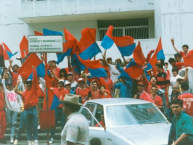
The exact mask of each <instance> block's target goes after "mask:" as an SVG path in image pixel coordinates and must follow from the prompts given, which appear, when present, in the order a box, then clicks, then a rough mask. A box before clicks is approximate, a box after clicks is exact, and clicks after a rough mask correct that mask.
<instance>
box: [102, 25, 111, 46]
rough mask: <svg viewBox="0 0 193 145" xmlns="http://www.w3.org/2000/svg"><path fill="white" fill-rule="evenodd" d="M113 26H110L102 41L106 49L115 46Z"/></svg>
mask: <svg viewBox="0 0 193 145" xmlns="http://www.w3.org/2000/svg"><path fill="white" fill-rule="evenodd" d="M113 43H114V41H113V26H111V25H110V26H109V28H108V30H107V32H106V34H105V36H104V38H103V40H102V42H101V46H102V47H103V48H104V49H109V48H111V47H112V46H113Z"/></svg>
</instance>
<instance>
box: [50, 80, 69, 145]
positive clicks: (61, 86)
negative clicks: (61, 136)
mask: <svg viewBox="0 0 193 145" xmlns="http://www.w3.org/2000/svg"><path fill="white" fill-rule="evenodd" d="M50 89H51V90H52V91H53V93H54V94H55V95H56V96H57V97H58V98H59V99H60V100H64V97H65V95H66V94H69V93H70V92H69V91H68V90H67V89H65V88H64V81H63V80H60V81H58V87H57V88H50ZM62 107H63V105H62V104H60V105H59V106H58V108H56V109H55V124H57V121H58V118H59V117H60V119H61V121H60V122H61V127H62V129H63V127H64V125H65V121H66V117H65V115H64V114H63V113H62ZM54 137H55V129H52V130H51V136H50V139H49V143H53V142H54Z"/></svg>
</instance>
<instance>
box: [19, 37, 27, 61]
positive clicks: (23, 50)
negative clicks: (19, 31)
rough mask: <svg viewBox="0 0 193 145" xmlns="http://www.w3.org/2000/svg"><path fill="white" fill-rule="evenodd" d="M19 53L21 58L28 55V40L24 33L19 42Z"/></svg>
mask: <svg viewBox="0 0 193 145" xmlns="http://www.w3.org/2000/svg"><path fill="white" fill-rule="evenodd" d="M20 53H21V57H22V58H24V57H25V56H27V55H28V40H27V38H26V37H25V35H24V36H23V38H22V40H21V42H20Z"/></svg>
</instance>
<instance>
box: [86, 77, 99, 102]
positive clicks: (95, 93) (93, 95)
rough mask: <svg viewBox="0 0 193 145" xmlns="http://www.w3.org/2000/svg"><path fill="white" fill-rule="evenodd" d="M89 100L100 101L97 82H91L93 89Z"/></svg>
mask: <svg viewBox="0 0 193 145" xmlns="http://www.w3.org/2000/svg"><path fill="white" fill-rule="evenodd" d="M88 98H89V100H91V99H99V89H98V84H97V82H96V81H92V82H91V89H90V91H89V92H88Z"/></svg>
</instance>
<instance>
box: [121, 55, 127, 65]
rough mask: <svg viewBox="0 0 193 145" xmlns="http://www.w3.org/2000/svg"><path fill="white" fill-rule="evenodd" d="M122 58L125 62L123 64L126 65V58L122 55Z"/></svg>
mask: <svg viewBox="0 0 193 145" xmlns="http://www.w3.org/2000/svg"><path fill="white" fill-rule="evenodd" d="M122 58H123V61H124V63H125V66H126V65H127V61H126V59H125V57H124V56H122Z"/></svg>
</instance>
